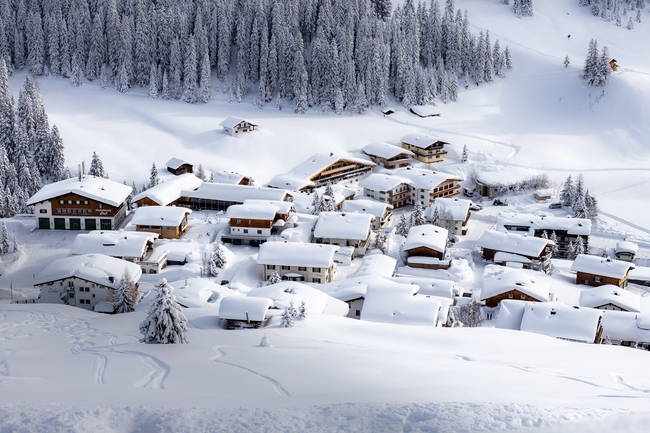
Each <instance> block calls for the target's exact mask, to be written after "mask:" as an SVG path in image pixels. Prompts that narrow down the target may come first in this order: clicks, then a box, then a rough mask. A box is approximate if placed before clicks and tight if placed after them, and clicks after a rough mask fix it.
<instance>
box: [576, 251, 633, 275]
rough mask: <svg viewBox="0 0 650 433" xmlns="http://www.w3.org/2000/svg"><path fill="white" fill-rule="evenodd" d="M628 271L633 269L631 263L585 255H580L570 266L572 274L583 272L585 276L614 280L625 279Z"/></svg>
mask: <svg viewBox="0 0 650 433" xmlns="http://www.w3.org/2000/svg"><path fill="white" fill-rule="evenodd" d="M630 269H634V264H633V263H630V262H624V261H622V260H612V259H606V258H603V257H598V256H589V255H587V254H580V255H579V256H578V257H576V259H575V260H574V261H573V265H571V270H572V271H573V272H584V273H586V274H592V275H599V276H603V277H609V278H616V279H619V280H622V279H623V278H625V276H626V275H627V273H628V272H629V270H630Z"/></svg>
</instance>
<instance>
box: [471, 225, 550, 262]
mask: <svg viewBox="0 0 650 433" xmlns="http://www.w3.org/2000/svg"><path fill="white" fill-rule="evenodd" d="M553 244H554V243H553V241H551V240H548V239H542V238H536V237H533V236H521V235H518V234H515V233H503V232H498V231H496V230H486V231H485V232H483V234H482V235H481V237H480V238H479V239H478V241H476V246H477V247H479V248H487V249H490V250H495V251H505V252H508V253H513V254H520V255H523V256H528V257H539V256H540V255H541V254H542V253H543V252H544V248H546V245H553Z"/></svg>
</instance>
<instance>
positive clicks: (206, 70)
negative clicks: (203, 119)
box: [198, 52, 212, 104]
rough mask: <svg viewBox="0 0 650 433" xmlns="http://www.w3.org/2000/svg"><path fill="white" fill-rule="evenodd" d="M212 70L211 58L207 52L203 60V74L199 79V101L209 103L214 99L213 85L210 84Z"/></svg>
mask: <svg viewBox="0 0 650 433" xmlns="http://www.w3.org/2000/svg"><path fill="white" fill-rule="evenodd" d="M210 76H211V69H210V57H209V55H208V53H207V52H206V53H205V54H204V55H203V59H202V60H201V73H200V78H199V91H198V100H199V102H202V103H204V104H205V103H207V102H208V101H209V100H210V98H211V97H212V83H211V82H210Z"/></svg>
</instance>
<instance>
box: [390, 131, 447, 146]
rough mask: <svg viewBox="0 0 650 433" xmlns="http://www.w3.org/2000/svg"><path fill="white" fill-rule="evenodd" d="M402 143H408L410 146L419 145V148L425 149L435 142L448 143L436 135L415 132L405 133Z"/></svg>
mask: <svg viewBox="0 0 650 433" xmlns="http://www.w3.org/2000/svg"><path fill="white" fill-rule="evenodd" d="M402 143H406V144H410V145H411V146H415V147H419V148H420V149H426V148H428V147H429V146H433V145H435V144H436V143H441V144H449V143H447V142H446V141H442V140H441V139H439V138H438V137H433V136H431V135H426V134H417V133H412V134H409V135H405V136H404V137H402Z"/></svg>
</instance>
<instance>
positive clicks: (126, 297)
mask: <svg viewBox="0 0 650 433" xmlns="http://www.w3.org/2000/svg"><path fill="white" fill-rule="evenodd" d="M136 290H137V289H136V284H135V282H134V281H133V277H131V273H130V272H129V269H128V268H124V273H123V274H122V278H120V282H119V285H118V286H117V288H116V289H115V292H114V293H113V299H114V301H113V306H114V307H115V311H116V312H117V313H118V314H122V313H131V312H133V311H135V305H136V302H135V299H133V294H134V291H136Z"/></svg>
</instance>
